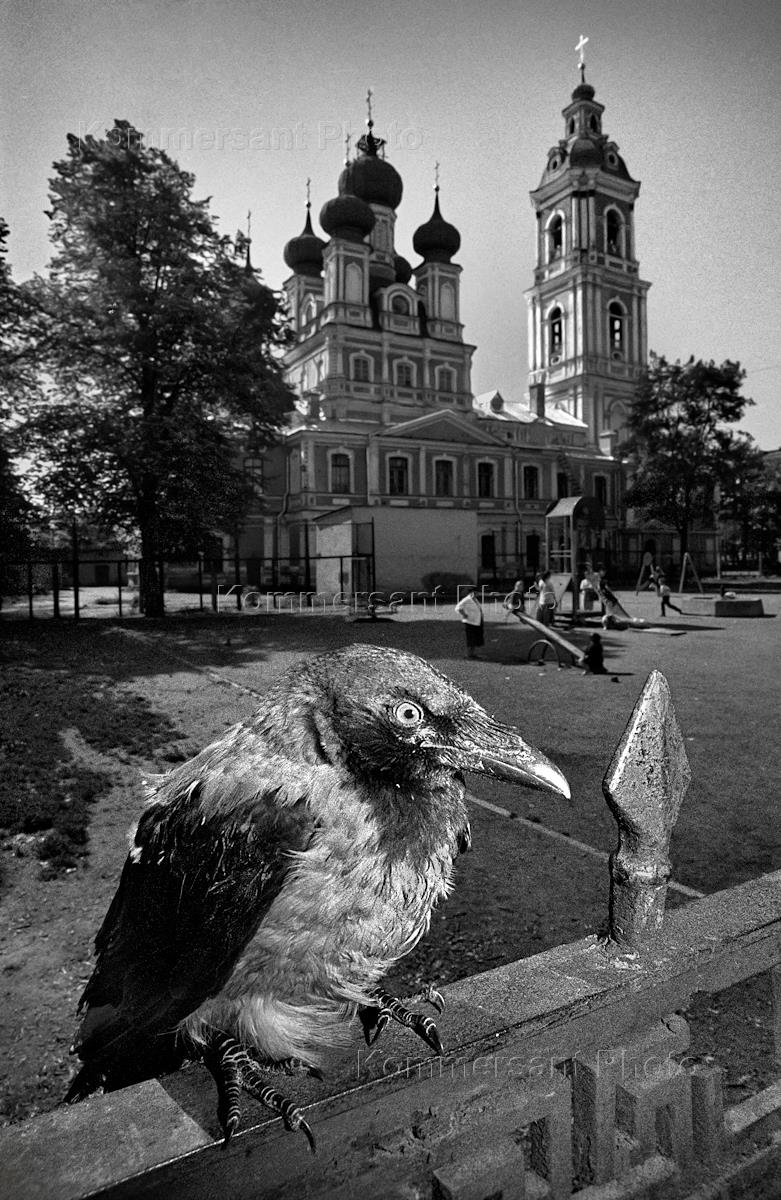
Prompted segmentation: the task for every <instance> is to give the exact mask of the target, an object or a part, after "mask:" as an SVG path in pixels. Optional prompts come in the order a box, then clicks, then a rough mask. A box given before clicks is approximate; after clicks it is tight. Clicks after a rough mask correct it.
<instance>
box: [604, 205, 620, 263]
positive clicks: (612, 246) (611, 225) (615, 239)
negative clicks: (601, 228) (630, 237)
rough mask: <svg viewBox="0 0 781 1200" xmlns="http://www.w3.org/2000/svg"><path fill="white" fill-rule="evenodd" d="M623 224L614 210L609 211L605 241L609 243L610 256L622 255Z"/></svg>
mask: <svg viewBox="0 0 781 1200" xmlns="http://www.w3.org/2000/svg"><path fill="white" fill-rule="evenodd" d="M622 233H623V223H622V221H621V217H620V216H619V214H618V213H617V212H616V210H615V209H614V208H610V209H608V213H607V218H606V221H605V240H606V242H607V252H608V254H621V253H622V251H623V247H622V244H621V243H622V240H623V239H622Z"/></svg>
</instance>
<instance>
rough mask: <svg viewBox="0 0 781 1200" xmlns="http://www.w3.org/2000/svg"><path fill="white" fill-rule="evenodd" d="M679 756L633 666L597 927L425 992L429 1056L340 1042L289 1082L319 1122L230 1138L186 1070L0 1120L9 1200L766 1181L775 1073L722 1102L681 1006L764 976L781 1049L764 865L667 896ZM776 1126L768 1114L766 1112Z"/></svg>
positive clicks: (515, 1194) (405, 1040) (458, 1193)
mask: <svg viewBox="0 0 781 1200" xmlns="http://www.w3.org/2000/svg"><path fill="white" fill-rule="evenodd" d="M687 783H688V765H687V763H686V758H685V753H684V749H683V743H682V739H681V735H680V732H679V730H678V727H677V723H676V720H675V714H674V712H673V708H672V705H671V703H670V697H669V693H668V690H667V685H666V681H665V680H664V678H663V677H662V676H661V675H660V674H659V673H658V672H654V673H653V674H652V675H651V676H650V677H649V680H648V682H647V683H646V687H645V689H644V692H643V694H642V696H641V698H640V700H639V701H638V704H637V706H636V708H635V711H634V713H633V714H632V718H631V719H630V722H629V724H628V726H627V730H626V732H625V734H624V736H623V738H622V740H621V743H620V744H619V746H618V748H617V751H616V755H615V757H614V759H613V762H612V764H611V766H610V768H609V770H608V773H607V775H606V778H605V793H606V798H607V800H608V804H609V805H610V808H611V811H612V812H613V814H614V816H615V819H616V822H617V825H618V831H619V845H618V849H617V850H616V852H615V854H614V855H613V856H612V858H611V864H610V897H609V904H608V911H607V914H606V915H607V921H606V933H605V936H604V937H602V938H599V937H596V936H592V937H588V938H585V939H582V940H580V941H578V942H575V943H572V944H569V945H564V946H559V947H556V948H555V949H553V950H549V951H547V952H545V953H543V954H539V955H536V956H534V957H532V958H528V959H525V960H523V961H521V962H516V963H511V964H509V965H507V966H504V967H500V968H498V969H497V970H493V971H488V972H486V973H484V974H482V975H478V976H475V977H472V978H469V979H464V980H462V981H460V982H459V983H456V984H452V985H450V986H448V987H446V988H443V994H444V996H445V999H446V1002H447V1008H446V1012H445V1016H444V1018H443V1019H442V1021H441V1023H440V1030H441V1032H442V1034H443V1036H444V1037H445V1038H446V1040H447V1043H448V1044H449V1046H450V1049H449V1051H448V1052H447V1053H446V1054H445V1055H444V1057H442V1058H431V1057H430V1056H425V1055H423V1054H421V1053H419V1050H418V1044H417V1043H415V1044H412V1043H411V1041H410V1038H409V1036H408V1035H405V1034H404V1032H403V1031H397V1032H394V1031H392V1030H388V1031H386V1032H385V1033H384V1034H383V1039H382V1042H381V1044H380V1046H379V1047H376V1048H372V1049H371V1050H367V1048H366V1046H365V1045H364V1044H363V1043H362V1042H359V1041H358V1039H357V1036H356V1040H355V1042H354V1044H353V1046H352V1047H351V1048H350V1049H349V1050H348V1051H346V1052H345V1053H344V1054H343V1055H341V1056H340V1057H336V1058H335V1059H334V1061H333V1063H332V1067H331V1070H330V1072H329V1080H330V1085H329V1087H328V1090H327V1091H325V1094H324V1087H325V1085H324V1084H322V1083H319V1082H316V1081H313V1080H304V1081H296V1082H295V1083H293V1082H292V1081H290V1086H288V1085H286V1090H287V1093H288V1095H289V1096H290V1097H291V1099H293V1100H294V1101H295V1102H296V1103H297V1104H299V1105H302V1106H305V1107H308V1112H307V1119H308V1120H309V1121H310V1123H311V1124H312V1125H313V1127H314V1128H315V1129H316V1131H317V1136H318V1143H319V1147H320V1150H319V1154H318V1156H317V1157H316V1158H313V1157H312V1156H311V1155H310V1154H309V1152H308V1148H307V1146H306V1142H305V1139H304V1138H303V1137H301V1136H299V1135H292V1134H290V1133H287V1132H286V1131H285V1130H284V1129H283V1128H282V1125H281V1122H280V1121H279V1119H274V1118H269V1116H268V1115H267V1114H264V1113H263V1111H262V1110H260V1109H255V1110H252V1109H249V1108H248V1114H250V1115H251V1118H252V1119H254V1122H255V1123H254V1124H251V1127H250V1128H248V1129H246V1131H245V1132H243V1133H240V1134H238V1135H237V1136H235V1137H234V1139H233V1141H232V1142H231V1144H230V1146H229V1147H228V1149H227V1150H225V1149H223V1148H222V1146H221V1145H220V1144H219V1142H217V1141H216V1140H215V1139H216V1138H217V1137H218V1136H219V1130H218V1127H217V1123H216V1117H215V1112H214V1109H215V1099H214V1092H213V1084H212V1081H211V1077H210V1076H208V1074H207V1072H206V1071H205V1070H204V1069H202V1068H200V1067H193V1068H190V1069H189V1070H187V1071H183V1072H179V1073H178V1074H177V1075H174V1076H170V1077H167V1078H165V1079H164V1080H161V1081H153V1082H147V1083H144V1084H142V1085H140V1086H138V1087H134V1088H128V1089H125V1090H124V1091H122V1092H116V1093H113V1094H111V1095H107V1096H103V1097H95V1098H93V1099H92V1100H90V1101H88V1102H86V1103H84V1104H81V1105H78V1106H76V1107H75V1108H71V1109H67V1110H61V1111H58V1112H55V1113H50V1114H48V1115H46V1116H43V1117H40V1118H37V1119H34V1120H31V1121H29V1122H27V1123H26V1124H24V1125H21V1126H18V1127H15V1128H9V1129H6V1130H0V1162H1V1163H2V1164H3V1167H2V1174H0V1185H4V1186H5V1190H6V1193H7V1194H8V1195H13V1196H14V1197H15V1198H16V1200H43V1198H44V1197H45V1198H46V1200H85V1198H86V1197H101V1198H103V1200H129V1198H130V1197H158V1196H159V1197H161V1200H162V1197H166V1200H176V1198H181V1200H184V1198H185V1197H186V1198H187V1200H211V1198H212V1197H214V1196H230V1197H232V1198H233V1197H235V1198H237V1200H240V1198H243V1197H247V1198H249V1197H253V1198H267V1200H270V1198H272V1197H276V1198H281V1197H287V1198H290V1197H295V1198H296V1200H299V1198H300V1200H303V1198H306V1197H311V1198H313V1200H314V1198H320V1197H323V1198H325V1197H329V1198H331V1200H348V1197H354V1198H356V1200H357V1198H360V1197H368V1196H371V1197H373V1198H377V1200H382V1198H387V1200H390V1198H391V1197H395V1198H397V1200H401V1198H402V1197H407V1198H410V1197H432V1200H488V1198H489V1197H495V1196H498V1195H501V1196H502V1197H503V1198H504V1200H516V1198H519V1197H524V1196H528V1197H551V1198H553V1200H562V1198H565V1197H570V1196H571V1195H573V1194H577V1195H578V1196H579V1197H581V1198H582V1200H615V1198H619V1197H627V1198H628V1197H638V1198H639V1197H665V1198H667V1197H694V1196H697V1197H698V1198H699V1200H705V1197H718V1198H722V1197H730V1196H737V1195H741V1196H751V1197H760V1196H763V1197H765V1196H767V1197H769V1196H773V1195H777V1194H778V1193H777V1192H776V1191H774V1190H772V1187H773V1185H772V1181H773V1180H774V1179H776V1178H777V1174H776V1173H777V1172H779V1173H781V1142H780V1141H779V1140H778V1138H777V1137H776V1138H775V1139H774V1138H773V1136H772V1128H773V1123H774V1122H776V1123H777V1121H778V1115H779V1108H780V1107H781V1083H779V1082H776V1083H774V1084H772V1085H771V1086H770V1087H769V1088H766V1089H765V1090H764V1091H763V1092H760V1093H759V1094H758V1095H755V1096H753V1097H751V1098H750V1099H749V1100H747V1101H744V1102H743V1103H741V1104H738V1105H735V1106H733V1107H731V1108H727V1109H726V1110H725V1108H724V1104H723V1097H722V1087H721V1076H722V1072H721V1070H720V1068H719V1066H718V1065H717V1064H714V1065H706V1064H704V1063H698V1062H696V1061H694V1059H693V1058H692V1057H691V1056H690V1040H689V1031H688V1028H687V1025H686V1022H685V1021H684V1020H683V1018H682V1017H681V1016H679V1015H677V1012H678V1010H680V1009H682V1008H684V1007H685V1006H686V1005H687V1004H688V1003H689V1001H690V1000H691V998H692V996H693V995H694V994H695V993H696V992H700V991H703V992H716V991H720V990H722V989H724V988H726V987H729V986H731V985H733V984H735V983H737V982H739V981H741V980H745V979H748V978H750V977H752V976H754V975H757V974H759V973H761V972H765V971H770V972H772V978H773V984H774V992H773V995H774V1003H775V1009H774V1029H775V1038H776V1040H775V1049H776V1055H777V1056H778V1057H779V1061H781V972H780V971H779V963H781V872H777V873H775V874H773V875H767V876H764V877H762V878H760V879H757V880H754V881H752V882H750V883H746V884H743V885H741V886H740V887H736V888H732V889H729V890H728V891H724V892H720V893H717V894H715V895H712V896H707V897H705V898H704V899H701V900H697V901H694V902H693V903H691V904H689V905H687V906H686V907H683V908H679V909H676V910H674V911H672V912H670V913H667V914H666V915H665V914H664V900H665V892H666V888H667V880H668V878H669V858H668V847H669V839H670V834H671V831H672V828H673V825H674V823H675V819H676V817H677V813H678V809H679V807H680V804H681V801H682V799H683V795H684V792H685V790H686V786H687ZM776 1127H777V1125H776Z"/></svg>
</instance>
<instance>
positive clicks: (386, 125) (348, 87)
mask: <svg viewBox="0 0 781 1200" xmlns="http://www.w3.org/2000/svg"><path fill="white" fill-rule="evenodd" d="M0 22H1V24H0V69H2V79H3V81H4V82H3V84H2V85H1V86H2V95H0V155H1V162H0V214H2V215H3V216H4V217H5V219H6V220H7V221H8V223H9V225H10V228H11V237H10V254H9V257H10V261H11V266H12V269H13V273H14V276H15V277H16V278H17V279H25V278H28V277H29V276H30V275H32V274H33V273H35V272H41V273H42V272H44V271H45V268H46V264H47V262H48V259H49V257H50V245H49V242H48V232H47V226H48V222H47V220H46V217H45V216H44V210H45V208H46V207H47V192H48V180H49V178H50V177H51V175H52V170H51V166H52V163H53V162H54V161H55V160H58V159H61V158H63V157H64V156H65V154H66V151H67V143H66V134H67V133H75V134H77V135H81V136H84V135H85V134H88V133H91V134H93V135H95V136H101V135H102V134H103V131H104V130H105V129H107V128H110V127H111V126H112V124H113V121H114V119H115V118H125V119H127V120H129V121H130V122H131V123H132V124H134V125H135V126H136V128H138V129H140V130H142V131H143V132H144V134H145V136H146V139H147V142H148V143H149V144H152V145H156V146H159V147H161V148H162V149H165V150H166V151H167V152H168V153H169V154H170V155H171V156H172V157H173V158H175V159H176V160H177V161H178V162H179V163H180V165H181V166H182V167H184V168H185V169H186V170H188V171H191V172H192V173H193V174H194V175H195V179H196V184H195V189H194V193H195V195H196V197H198V198H200V197H203V196H210V197H211V211H212V213H213V214H215V215H216V216H218V217H219V228H220V231H221V232H223V233H228V234H233V233H235V231H236V230H237V229H238V228H239V227H241V228H245V227H246V221H247V213H248V211H250V210H251V212H252V225H251V232H252V239H253V241H252V256H253V262H254V263H255V265H256V266H257V267H259V268H260V269H261V270H262V273H263V278H264V279H265V281H266V282H267V283H268V284H269V285H270V286H272V287H275V288H277V287H279V286H280V284H281V283H282V281H283V279H284V278H285V277H286V276H287V275H288V274H289V272H288V270H287V268H286V267H285V264H284V261H283V258H282V250H283V247H284V245H285V242H286V241H287V240H288V239H289V238H290V237H292V236H294V235H296V234H298V233H299V232H300V231H301V228H302V226H303V223H304V217H305V203H306V180H307V177H310V178H311V181H312V182H311V191H312V211H313V214H314V217H315V218H316V215H317V214H318V213H319V211H320V208H321V206H322V205H323V204H324V203H325V201H326V200H328V199H330V198H331V197H332V196H334V195H336V191H337V179H338V176H339V173H340V171H341V169H342V165H343V161H344V152H345V151H344V136H345V134H346V133H347V132H348V131H349V132H351V134H352V138H353V144H354V142H355V140H356V139H357V137H359V136H360V134H361V132H362V131H363V130H364V128H365V119H366V93H367V89H368V88H371V89H372V91H373V97H374V98H373V107H374V119H375V133H376V134H379V135H380V136H383V137H385V138H386V140H387V143H388V144H387V150H386V153H387V157H388V159H389V160H390V161H391V162H392V163H393V164H394V166H395V167H396V168H397V170H398V171H399V172H400V174H401V176H402V178H403V180H404V197H403V199H402V202H401V205H400V207H399V210H398V222H397V226H396V248H397V251H398V252H399V253H401V254H403V255H404V256H405V257H406V258H408V259H409V260H410V262H412V263H413V265H414V264H415V263H416V262H417V257H416V256H415V254H414V252H413V250H412V235H413V233H414V231H415V229H416V228H417V226H418V225H420V224H422V223H423V222H424V221H426V220H427V219H428V217H429V216H430V215H431V210H432V206H433V185H434V170H435V163H436V162H439V164H440V167H439V174H440V185H441V191H440V201H441V207H442V212H443V215H444V216H445V217H446V219H447V220H449V221H451V222H452V223H453V224H454V225H456V226H457V228H458V229H459V231H460V233H461V250H460V251H459V253H458V255H457V256H456V261H457V262H458V263H460V265H461V266H462V267H463V274H462V277H461V316H462V320H463V322H464V325H465V330H464V336H465V339H466V340H467V341H468V342H471V343H473V344H475V345H476V346H477V351H476V353H475V358H474V366H473V375H472V387H473V390H474V392H475V393H478V394H479V393H481V392H486V391H489V390H492V389H493V388H499V390H500V391H501V392H502V394H503V395H504V396H505V398H506V399H507V400H510V401H521V400H523V398H524V395H525V393H526V392H527V387H528V381H527V371H528V362H527V353H526V341H527V320H526V311H527V310H526V302H525V299H524V292H525V291H526V289H528V288H529V287H530V286H531V284H532V273H533V268H534V250H535V221H534V214H533V209H532V206H531V202H530V200H529V192H530V191H532V190H533V189H534V188H535V187H536V186H537V185H538V183H539V181H540V177H541V175H542V171H543V167H544V166H545V163H546V157H547V151H548V149H549V147H551V146H552V145H554V144H555V143H556V142H557V141H558V140H559V138H560V137H562V136H563V132H564V122H563V118H562V116H561V110H562V109H563V108H564V106H565V105H566V104H567V103H568V102H569V99H570V95H571V92H572V89H573V88H574V87H575V86H576V85H577V83H578V79H579V76H578V69H577V63H578V55H577V54H576V52H575V45H576V43H577V41H578V39H579V38H580V36H581V34H582V35H584V36H586V37H588V38H589V41H588V44H587V45H586V48H585V61H586V79H587V81H588V82H589V83H591V84H592V85H593V86H594V87H595V89H596V98H597V100H599V101H600V102H601V103H602V104H604V105H605V113H604V116H603V129H604V130H605V132H606V133H607V134H608V135H609V137H610V138H611V139H612V140H614V141H615V142H616V143H617V144H618V147H619V150H620V152H621V154H622V156H623V157H624V159H625V161H626V163H627V167H628V169H629V172H630V174H631V175H632V177H633V178H635V179H639V180H640V181H641V190H640V197H639V200H638V203H637V206H636V210H635V231H636V249H637V254H638V258H639V261H640V276H641V278H643V279H646V280H649V281H650V282H651V285H652V286H651V290H650V292H649V295H648V332H649V348H650V349H651V350H653V351H656V352H657V353H659V354H664V355H665V356H666V357H668V358H672V359H675V358H678V357H680V358H684V359H685V358H688V357H689V355H690V354H693V355H694V356H695V357H696V358H706V359H710V358H713V359H716V360H717V361H719V362H720V361H722V360H724V359H726V358H730V359H737V360H739V361H740V362H741V363H742V365H743V366H744V367H745V369H746V371H747V379H746V382H745V384H744V388H743V391H744V394H745V395H747V396H750V397H752V398H753V399H754V401H755V406H754V407H751V408H749V409H747V413H746V416H745V418H744V419H743V421H742V422H741V423H740V427H741V428H743V429H745V430H747V431H748V432H749V433H751V434H752V435H753V436H754V437H755V438H756V440H757V442H758V443H759V445H760V446H761V447H762V448H763V449H766V450H767V449H774V448H777V447H779V446H781V344H779V338H778V334H779V314H780V313H781V221H779V218H778V214H779V207H780V201H781V144H780V141H781V139H780V136H779V131H781V66H780V65H779V64H780V63H781V5H779V4H778V0H741V3H739V4H738V3H736V2H735V0H730V2H727V0H654V3H649V2H648V0H588V2H587V0H580V2H578V0H558V2H555V0H554V2H553V3H552V2H551V0H339V2H338V3H333V2H332V3H328V2H327V0H116V2H115V0H92V2H90V3H87V2H84V0H0ZM315 224H316V225H317V222H316V219H315ZM319 232H321V233H322V231H319Z"/></svg>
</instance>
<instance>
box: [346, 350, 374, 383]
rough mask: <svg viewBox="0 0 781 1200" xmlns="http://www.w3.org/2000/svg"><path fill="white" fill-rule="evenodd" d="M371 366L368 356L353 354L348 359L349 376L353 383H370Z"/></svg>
mask: <svg viewBox="0 0 781 1200" xmlns="http://www.w3.org/2000/svg"><path fill="white" fill-rule="evenodd" d="M373 365H374V364H373V363H372V360H371V359H370V358H369V356H368V354H354V355H353V356H352V358H351V359H350V374H351V375H352V378H353V379H354V380H355V382H356V383H370V382H371V378H372V366H373Z"/></svg>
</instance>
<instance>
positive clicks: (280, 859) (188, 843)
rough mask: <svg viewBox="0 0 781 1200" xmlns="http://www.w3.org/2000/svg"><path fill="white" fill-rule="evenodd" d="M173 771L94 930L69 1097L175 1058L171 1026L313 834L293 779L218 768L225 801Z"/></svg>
mask: <svg viewBox="0 0 781 1200" xmlns="http://www.w3.org/2000/svg"><path fill="white" fill-rule="evenodd" d="M188 765H189V766H190V767H191V768H192V767H193V766H194V764H188ZM245 766H246V764H245ZM176 774H177V776H178V777H180V779H181V782H179V781H177V793H176V794H175V795H174V796H173V797H172V796H171V795H170V791H171V788H170V786H169V787H168V788H167V790H168V792H169V794H168V795H167V796H166V798H165V802H164V803H155V802H153V803H152V804H151V805H150V807H149V808H148V809H147V810H146V811H145V813H144V815H143V816H142V818H141V821H140V822H139V826H138V831H137V833H136V839H135V842H136V845H135V848H134V850H133V852H132V853H131V855H130V856H129V857H128V859H127V861H126V862H125V866H124V869H123V871H122V877H121V880H120V883H119V887H118V889H117V892H116V895H115V896H114V899H113V900H112V902H111V906H110V908H109V910H108V913H107V914H106V918H105V920H104V922H103V925H102V927H101V929H100V931H99V933H98V935H97V937H96V939H95V947H96V951H97V964H96V967H95V971H94V974H93V975H92V978H91V979H90V981H89V983H88V984H87V986H86V988H85V991H84V994H83V996H82V998H81V1001H80V1003H79V1010H80V1011H82V1010H85V1012H84V1018H83V1020H82V1024H81V1027H80V1029H79V1032H78V1036H77V1039H76V1045H75V1049H76V1050H77V1052H78V1053H79V1056H80V1057H81V1058H82V1060H83V1061H84V1063H85V1064H86V1066H85V1069H84V1071H82V1072H81V1074H80V1076H79V1077H77V1079H76V1080H75V1081H74V1084H73V1086H72V1087H71V1091H70V1093H69V1098H70V1099H75V1098H79V1097H80V1096H81V1095H85V1094H87V1092H89V1091H91V1090H94V1087H96V1086H98V1085H99V1084H101V1083H102V1084H105V1085H106V1086H107V1087H120V1086H124V1085H125V1084H126V1083H128V1082H131V1081H134V1080H137V1079H140V1078H146V1077H148V1076H150V1075H154V1074H159V1073H160V1072H161V1071H163V1070H168V1069H171V1068H172V1067H175V1066H177V1065H179V1063H180V1062H181V1057H182V1055H181V1047H179V1048H178V1050H177V1048H176V1039H175V1037H174V1036H173V1035H174V1031H175V1029H176V1026H177V1024H178V1023H179V1022H180V1021H181V1020H183V1019H184V1017H186V1016H188V1015H189V1014H190V1013H191V1012H193V1011H194V1010H195V1009H196V1008H197V1007H198V1006H199V1005H200V1004H201V1003H202V1002H203V1001H204V1000H205V999H207V997H209V996H212V995H215V994H216V993H217V992H218V991H219V990H220V988H221V987H222V986H223V984H224V983H225V981H226V979H227V978H228V976H229V974H230V972H231V969H232V968H233V965H234V963H235V962H236V960H237V958H238V957H239V955H240V954H241V952H242V951H243V949H244V948H245V946H246V945H247V943H248V942H249V941H250V940H251V938H252V937H253V936H254V934H255V932H256V930H257V928H258V926H259V925H260V922H261V921H262V919H263V917H264V916H265V914H266V912H267V911H268V909H269V907H270V905H271V903H272V901H273V900H274V898H275V897H276V896H277V894H278V893H279V890H280V888H281V885H282V881H283V879H284V877H285V874H286V872H287V871H288V870H289V869H290V865H291V861H292V860H291V858H290V853H291V851H295V850H302V849H304V848H305V847H306V845H307V844H308V842H309V840H310V839H311V836H312V834H313V832H314V828H315V822H314V818H313V816H312V813H311V810H310V808H309V805H307V804H306V803H305V800H306V798H307V797H306V795H305V794H304V793H305V791H306V789H305V788H304V787H302V786H301V785H300V784H299V789H300V791H299V798H298V799H297V800H294V801H293V802H291V795H290V788H285V789H280V788H279V786H276V787H274V786H271V785H270V784H268V783H267V784H266V786H265V787H261V788H259V787H258V783H257V777H256V778H255V780H254V781H251V780H250V779H249V778H248V773H247V772H246V770H242V771H241V772H240V778H238V779H237V778H235V777H234V778H232V779H231V778H230V777H228V778H226V775H225V774H223V775H222V778H221V780H220V789H219V790H220V792H221V794H222V796H223V797H224V796H225V794H226V791H229V790H230V789H231V788H232V793H231V795H230V804H229V805H228V806H227V810H226V806H225V805H224V804H216V803H215V802H214V800H213V798H210V797H209V795H208V793H209V791H211V790H213V789H211V788H210V787H209V784H207V785H206V786H205V787H204V785H202V783H201V782H200V781H199V780H198V777H197V775H196V776H195V778H194V779H193V776H192V774H190V775H189V781H188V775H186V774H185V772H184V770H181V771H179V772H177V773H176ZM302 774H303V773H302ZM267 778H268V776H267ZM281 791H284V792H285V793H286V794H285V796H284V801H283V802H282V803H280V792H281ZM242 792H246V793H247V794H246V795H244V796H242ZM204 794H205V796H206V799H205V801H204ZM147 1059H148V1060H149V1061H147Z"/></svg>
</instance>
